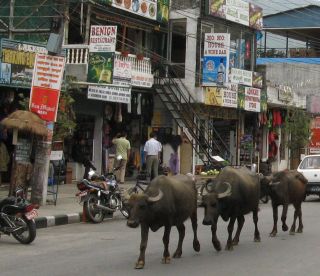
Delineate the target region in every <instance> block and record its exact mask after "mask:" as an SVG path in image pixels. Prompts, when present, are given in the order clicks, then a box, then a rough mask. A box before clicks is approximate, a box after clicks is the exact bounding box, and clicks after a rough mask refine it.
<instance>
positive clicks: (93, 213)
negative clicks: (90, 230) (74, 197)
mask: <svg viewBox="0 0 320 276" xmlns="http://www.w3.org/2000/svg"><path fill="white" fill-rule="evenodd" d="M97 204H98V196H97V195H95V194H91V195H90V196H89V197H88V199H87V200H86V201H85V202H84V204H83V211H84V212H85V216H86V218H88V219H89V220H90V221H91V222H93V223H100V222H102V221H103V219H104V212H103V210H101V209H99V208H97V207H96V205H97Z"/></svg>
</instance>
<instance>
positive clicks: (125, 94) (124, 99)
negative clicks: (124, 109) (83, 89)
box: [88, 85, 131, 104]
mask: <svg viewBox="0 0 320 276" xmlns="http://www.w3.org/2000/svg"><path fill="white" fill-rule="evenodd" d="M88 99H93V100H99V101H108V102H116V103H126V104H128V103H130V102H131V87H118V86H92V85H90V86H89V87H88Z"/></svg>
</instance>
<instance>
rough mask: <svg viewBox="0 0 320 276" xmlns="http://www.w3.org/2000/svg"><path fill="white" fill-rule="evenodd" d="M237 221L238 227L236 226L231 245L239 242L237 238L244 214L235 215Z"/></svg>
mask: <svg viewBox="0 0 320 276" xmlns="http://www.w3.org/2000/svg"><path fill="white" fill-rule="evenodd" d="M237 221H238V228H237V232H236V234H235V236H234V238H233V240H232V244H233V245H238V244H239V238H240V233H241V230H242V227H243V224H244V216H243V215H241V216H238V217H237Z"/></svg>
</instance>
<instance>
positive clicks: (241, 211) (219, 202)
mask: <svg viewBox="0 0 320 276" xmlns="http://www.w3.org/2000/svg"><path fill="white" fill-rule="evenodd" d="M259 194H260V185H259V177H258V176H257V175H256V174H253V173H252V172H251V171H249V170H248V169H247V168H244V167H241V168H238V169H235V168H232V167H225V168H223V169H222V170H221V172H220V173H219V175H218V176H217V177H216V178H215V179H214V180H212V190H211V192H210V193H208V194H207V195H205V196H203V205H204V208H205V216H204V219H203V224H204V225H211V231H212V243H213V246H214V248H215V249H216V250H217V251H220V250H221V245H220V241H219V240H218V238H217V235H216V231H217V222H218V217H219V216H221V217H222V219H223V220H224V221H228V220H229V219H230V221H229V224H228V234H229V236H228V240H227V244H226V248H225V249H226V250H232V249H233V245H237V244H238V243H239V236H240V232H241V229H242V226H243V224H244V220H245V219H244V215H245V214H248V213H249V212H251V211H252V213H253V222H254V225H255V231H254V241H260V233H259V230H258V225H257V223H258V205H259ZM236 219H237V220H238V228H237V232H236V234H235V236H234V238H233V239H232V232H233V228H234V223H235V220H236Z"/></svg>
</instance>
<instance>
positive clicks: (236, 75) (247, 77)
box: [230, 68, 252, 86]
mask: <svg viewBox="0 0 320 276" xmlns="http://www.w3.org/2000/svg"><path fill="white" fill-rule="evenodd" d="M230 82H232V83H237V84H243V85H247V86H252V71H247V70H242V69H237V68H231V75H230Z"/></svg>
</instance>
